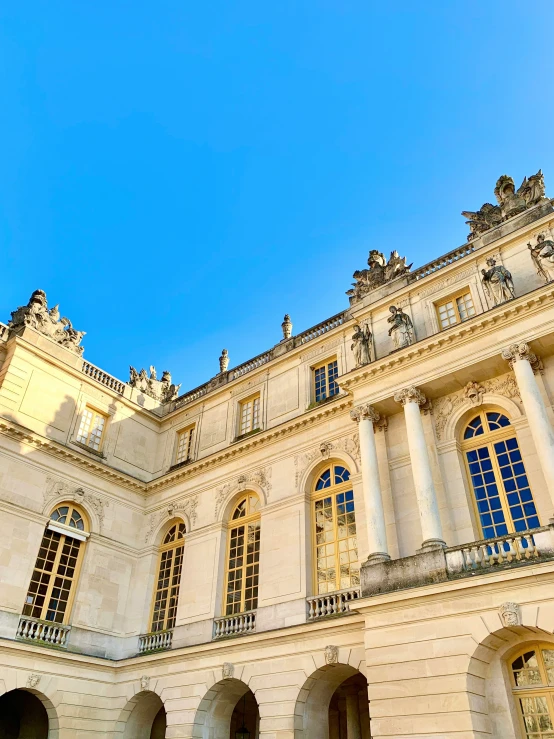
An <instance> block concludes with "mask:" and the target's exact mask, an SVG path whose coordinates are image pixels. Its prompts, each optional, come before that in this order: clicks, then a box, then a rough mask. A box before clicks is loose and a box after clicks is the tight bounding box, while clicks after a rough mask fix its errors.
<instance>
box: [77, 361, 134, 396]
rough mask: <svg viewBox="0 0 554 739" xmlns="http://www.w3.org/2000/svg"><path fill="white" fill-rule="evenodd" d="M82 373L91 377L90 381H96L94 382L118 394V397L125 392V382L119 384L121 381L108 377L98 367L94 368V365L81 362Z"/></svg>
mask: <svg viewBox="0 0 554 739" xmlns="http://www.w3.org/2000/svg"><path fill="white" fill-rule="evenodd" d="M82 371H83V372H84V373H85V375H87V376H88V377H92V379H93V380H96V382H99V383H100V384H101V385H105V386H106V387H107V388H109V389H110V390H113V391H114V392H116V393H119V394H120V395H123V393H124V392H125V385H126V383H125V382H121V380H118V379H117V377H113V376H112V375H109V374H108V373H107V372H104V370H101V369H100V368H99V367H95V366H94V364H90V362H83V367H82Z"/></svg>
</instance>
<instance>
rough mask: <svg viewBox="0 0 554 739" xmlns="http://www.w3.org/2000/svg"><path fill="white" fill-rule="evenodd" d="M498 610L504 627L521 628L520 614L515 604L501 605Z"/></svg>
mask: <svg viewBox="0 0 554 739" xmlns="http://www.w3.org/2000/svg"><path fill="white" fill-rule="evenodd" d="M498 610H499V612H500V618H501V619H502V623H503V624H504V626H521V612H520V608H519V605H518V604H517V603H502V605H501V606H500V608H499V609H498Z"/></svg>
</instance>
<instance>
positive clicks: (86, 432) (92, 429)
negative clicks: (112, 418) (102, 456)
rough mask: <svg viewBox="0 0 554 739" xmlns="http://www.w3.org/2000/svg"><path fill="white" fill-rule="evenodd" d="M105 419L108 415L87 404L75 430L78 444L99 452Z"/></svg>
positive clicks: (104, 428) (106, 419)
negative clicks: (77, 428)
mask: <svg viewBox="0 0 554 739" xmlns="http://www.w3.org/2000/svg"><path fill="white" fill-rule="evenodd" d="M107 421H108V417H107V416H106V415H105V414H104V413H100V411H97V410H96V409H95V408H91V407H90V406H88V405H87V406H86V408H85V409H84V411H83V413H82V415H81V422H80V423H79V430H78V431H77V441H78V442H79V444H83V445H84V446H88V447H89V448H90V449H92V450H93V451H95V452H99V451H100V448H101V446H102V439H103V437H104V431H105V430H106V423H107Z"/></svg>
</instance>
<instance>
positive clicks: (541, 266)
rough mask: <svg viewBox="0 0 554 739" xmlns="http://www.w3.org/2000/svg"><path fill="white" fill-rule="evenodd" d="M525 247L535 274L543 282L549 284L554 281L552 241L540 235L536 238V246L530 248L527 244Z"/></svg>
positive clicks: (553, 242) (553, 247) (553, 245)
mask: <svg viewBox="0 0 554 739" xmlns="http://www.w3.org/2000/svg"><path fill="white" fill-rule="evenodd" d="M527 247H528V248H529V250H530V252H531V259H532V260H533V264H534V265H535V267H536V269H537V274H538V275H539V277H542V278H543V280H544V281H545V282H550V280H552V279H554V241H552V239H547V238H546V236H545V235H544V234H543V233H541V234H539V235H538V236H537V243H536V245H535V246H532V245H531V242H529V243H528V244H527Z"/></svg>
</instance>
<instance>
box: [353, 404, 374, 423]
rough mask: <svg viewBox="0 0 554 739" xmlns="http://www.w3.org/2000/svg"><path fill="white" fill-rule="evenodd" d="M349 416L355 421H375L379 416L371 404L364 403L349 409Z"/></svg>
mask: <svg viewBox="0 0 554 739" xmlns="http://www.w3.org/2000/svg"><path fill="white" fill-rule="evenodd" d="M350 418H351V419H352V420H353V421H356V423H360V421H372V422H373V423H377V421H378V420H379V419H380V418H381V416H380V415H379V413H378V411H376V410H375V408H374V407H373V406H372V405H370V404H369V403H364V404H363V405H357V406H356V407H355V408H353V409H352V410H351V411H350Z"/></svg>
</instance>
